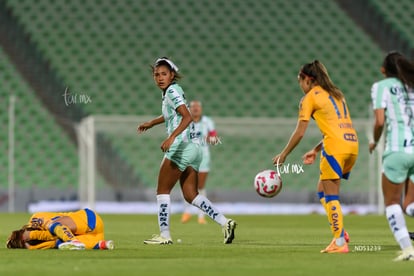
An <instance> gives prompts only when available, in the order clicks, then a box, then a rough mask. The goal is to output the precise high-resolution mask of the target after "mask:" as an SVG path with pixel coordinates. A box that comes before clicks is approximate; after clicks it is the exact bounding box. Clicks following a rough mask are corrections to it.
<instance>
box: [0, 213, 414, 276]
mask: <svg viewBox="0 0 414 276" xmlns="http://www.w3.org/2000/svg"><path fill="white" fill-rule="evenodd" d="M233 217H234V219H236V220H237V222H238V228H237V229H236V230H237V231H236V239H235V240H234V243H233V244H231V245H224V244H222V234H221V229H220V227H219V226H218V225H216V224H215V223H214V222H212V221H209V223H208V224H207V225H198V224H197V223H196V219H195V218H194V219H193V220H192V221H191V222H190V223H188V224H184V225H183V224H181V223H180V222H179V219H180V217H179V215H173V216H172V219H171V225H172V235H173V238H174V244H173V245H170V246H151V245H144V244H143V240H144V239H146V238H148V237H150V236H151V234H153V233H157V223H156V215H105V214H104V215H102V218H103V220H104V222H105V228H106V238H107V239H112V240H114V241H115V244H116V249H115V250H113V251H98V250H88V251H58V250H43V251H40V250H39V251H29V250H9V249H6V248H4V247H3V248H0V275H2V276H5V275H77V274H82V275H118V276H121V275H166V276H170V275H197V276H198V275H256V276H259V275H335V276H339V275H348V276H353V275H411V274H412V273H413V272H414V263H413V262H404V263H395V262H392V259H393V258H394V257H395V256H396V255H395V254H396V252H397V251H398V249H399V248H398V246H397V245H396V242H395V241H394V238H393V237H392V235H391V233H390V230H389V228H388V225H387V222H386V219H385V217H384V216H373V215H370V216H355V215H349V216H345V226H346V229H347V230H348V232H349V233H350V236H351V243H350V250H351V251H352V252H351V253H349V254H340V255H337V254H334V255H331V254H321V253H319V251H320V250H321V249H323V248H324V247H325V246H326V245H327V244H328V243H329V242H330V240H331V235H330V230H329V227H328V225H327V220H326V218H325V217H324V216H322V215H306V216H288V215H285V216H256V215H250V216H233ZM28 218H29V214H0V219H1V228H0V239H1V240H2V241H3V242H4V241H5V240H6V238H7V236H8V234H9V232H10V231H11V230H13V229H15V228H18V227H19V226H21V225H22V224H24V223H25V222H26V220H27V219H28ZM407 223H408V227H409V228H410V229H411V230H414V220H413V219H410V218H407ZM177 239H181V240H182V242H181V243H177Z"/></svg>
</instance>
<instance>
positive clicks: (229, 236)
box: [223, 219, 237, 244]
mask: <svg viewBox="0 0 414 276" xmlns="http://www.w3.org/2000/svg"><path fill="white" fill-rule="evenodd" d="M236 226H237V223H236V222H235V221H234V220H232V219H229V220H227V222H226V225H224V226H223V235H224V243H225V244H229V243H232V242H233V239H234V238H235V235H234V229H236Z"/></svg>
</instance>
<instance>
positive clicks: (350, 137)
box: [344, 133, 358, 142]
mask: <svg viewBox="0 0 414 276" xmlns="http://www.w3.org/2000/svg"><path fill="white" fill-rule="evenodd" d="M344 139H345V140H347V141H350V142H358V138H357V136H356V135H355V134H353V133H344Z"/></svg>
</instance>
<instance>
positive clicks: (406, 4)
mask: <svg viewBox="0 0 414 276" xmlns="http://www.w3.org/2000/svg"><path fill="white" fill-rule="evenodd" d="M371 2H372V4H373V5H374V6H375V7H376V9H378V11H379V12H380V13H381V15H382V16H383V18H384V20H386V21H387V22H389V23H391V24H392V25H393V27H394V29H395V30H397V31H398V33H399V35H400V36H401V37H402V38H404V39H405V40H407V41H410V46H411V48H412V49H413V48H414V32H413V30H412V20H411V18H410V15H412V14H413V13H414V5H413V2H412V1H410V0H401V1H398V2H397V1H392V0H383V1H371ZM412 54H414V52H413V53H412ZM413 58H414V56H413Z"/></svg>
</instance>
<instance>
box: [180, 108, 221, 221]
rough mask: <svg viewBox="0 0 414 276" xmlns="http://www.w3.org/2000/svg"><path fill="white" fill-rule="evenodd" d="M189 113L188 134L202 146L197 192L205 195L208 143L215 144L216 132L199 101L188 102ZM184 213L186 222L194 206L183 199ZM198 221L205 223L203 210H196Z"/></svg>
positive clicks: (208, 166) (208, 157) (208, 155)
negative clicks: (191, 117) (191, 118)
mask: <svg viewBox="0 0 414 276" xmlns="http://www.w3.org/2000/svg"><path fill="white" fill-rule="evenodd" d="M190 113H191V115H192V116H193V123H191V125H190V135H191V136H193V137H195V138H197V139H200V141H201V147H202V159H201V163H200V168H199V170H198V192H199V194H201V195H204V196H206V195H207V193H206V190H205V186H206V181H207V176H208V172H209V171H210V147H209V146H210V144H212V145H215V144H216V143H217V142H218V137H217V132H216V129H215V127H214V122H213V120H212V119H211V118H210V117H207V116H205V115H203V107H202V105H201V102H200V101H192V102H190ZM184 206H185V207H184V213H183V215H182V217H181V222H182V223H186V222H188V221H189V220H190V219H191V212H192V209H193V208H194V206H192V205H191V204H189V203H188V202H186V201H184ZM198 223H199V224H206V223H207V221H206V219H205V218H204V212H203V211H201V210H198Z"/></svg>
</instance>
